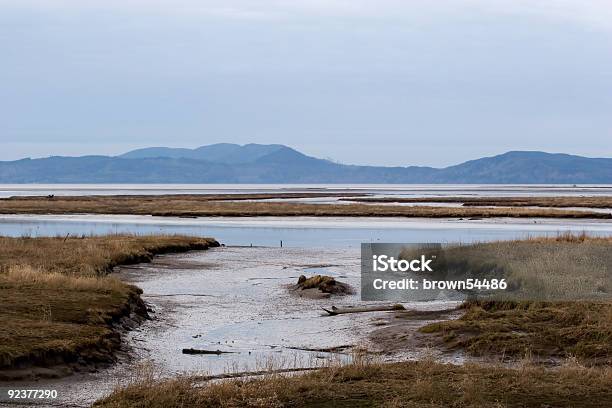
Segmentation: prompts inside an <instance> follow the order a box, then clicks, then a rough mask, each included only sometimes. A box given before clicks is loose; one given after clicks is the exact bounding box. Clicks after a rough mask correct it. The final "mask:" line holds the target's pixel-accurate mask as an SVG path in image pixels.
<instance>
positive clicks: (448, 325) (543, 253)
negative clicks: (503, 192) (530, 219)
mask: <svg viewBox="0 0 612 408" xmlns="http://www.w3.org/2000/svg"><path fill="white" fill-rule="evenodd" d="M445 256H446V258H447V259H451V260H452V262H455V263H459V264H461V265H462V270H463V271H470V272H471V273H472V274H474V275H475V277H479V278H482V277H489V278H491V277H497V278H500V277H505V278H506V279H507V281H508V285H509V288H510V293H508V294H504V295H501V296H499V297H497V300H495V301H494V300H473V301H468V302H466V303H465V304H464V305H463V306H462V308H463V309H464V311H465V313H464V314H463V316H462V317H461V318H459V319H457V320H451V321H443V322H438V323H434V324H430V325H428V326H425V327H423V328H422V329H421V332H423V333H431V334H434V335H435V336H437V338H438V339H439V340H440V343H441V344H443V345H444V346H446V347H447V348H448V349H451V350H452V349H462V350H466V351H467V352H468V353H469V354H472V355H477V356H492V355H495V356H503V357H507V358H522V357H524V356H533V357H536V358H543V359H547V358H550V357H556V358H566V357H577V358H579V359H580V360H582V361H583V362H588V363H597V364H602V363H604V364H610V363H612V238H595V237H589V236H587V235H585V234H582V235H570V234H565V235H560V236H558V237H555V238H533V239H527V240H521V241H506V242H491V243H482V244H475V245H466V246H457V247H452V248H450V249H449V250H448V251H447V252H446V254H445ZM449 262H450V261H449ZM451 278H452V277H451Z"/></svg>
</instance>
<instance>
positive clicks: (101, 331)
mask: <svg viewBox="0 0 612 408" xmlns="http://www.w3.org/2000/svg"><path fill="white" fill-rule="evenodd" d="M119 237H120V238H121V237H125V236H119ZM155 238H156V237H149V238H147V239H151V240H152V239H155ZM5 239H6V238H5ZM18 239H19V238H14V240H18ZM27 239H30V238H27ZM41 239H47V240H54V239H55V240H60V238H41ZM66 239H68V238H66ZM77 239H85V240H87V239H88V238H77ZM90 239H95V238H90ZM99 239H104V237H100V238H99ZM30 240H36V238H31V239H30ZM71 240H74V238H71ZM177 241H178V240H177ZM217 246H220V244H219V243H218V242H217V241H216V240H214V239H202V238H193V239H186V240H185V241H184V242H166V243H162V244H161V245H151V246H149V247H146V245H145V248H144V249H145V250H144V251H140V252H139V251H135V252H131V253H130V252H127V253H119V254H117V255H116V256H115V257H114V258H112V259H109V260H107V261H105V263H104V264H103V265H101V266H100V267H99V268H98V269H97V272H98V273H99V276H100V277H101V279H105V277H106V276H108V275H109V274H110V273H111V272H112V271H113V269H114V268H117V267H122V266H128V265H134V264H140V263H149V262H151V261H152V260H153V259H154V258H155V257H156V256H158V255H163V254H169V253H183V252H189V251H199V250H206V249H208V248H211V247H217ZM117 282H119V283H120V285H122V288H123V289H122V290H124V293H125V295H123V296H122V297H120V299H121V300H115V301H114V303H111V304H108V305H106V304H104V305H101V306H104V307H108V308H109V309H108V310H106V311H104V313H102V312H100V315H99V317H97V318H95V320H93V321H92V322H89V323H81V324H82V326H78V325H74V324H72V325H71V326H70V325H69V326H67V327H68V329H67V330H73V331H82V330H93V329H94V328H96V330H97V331H94V332H93V333H97V334H94V335H92V337H91V338H90V339H89V340H88V341H86V342H83V341H81V343H78V344H75V345H74V346H73V348H68V349H67V348H66V347H63V348H59V349H58V348H52V347H50V348H46V349H45V348H40V349H36V348H33V349H31V350H30V351H29V352H27V353H26V354H22V355H21V356H18V357H16V358H12V359H11V360H9V362H7V361H6V360H5V361H4V362H3V363H2V366H1V367H0V384H2V383H6V382H9V381H27V380H36V379H43V378H46V379H52V378H62V377H67V376H70V375H72V374H75V373H77V372H91V371H96V370H98V369H101V368H106V367H109V366H110V365H112V364H113V363H115V362H116V361H117V359H118V357H119V355H120V354H121V353H123V352H126V350H125V347H126V346H127V347H129V345H126V344H125V343H124V336H125V334H126V333H127V332H129V331H130V330H132V329H134V328H135V327H137V326H139V325H140V324H141V323H142V322H144V321H145V320H148V319H150V316H149V314H148V310H147V306H146V304H145V302H144V300H143V299H142V298H141V295H142V290H141V289H140V288H138V287H136V286H134V285H132V284H129V283H125V282H122V281H117ZM3 289H5V290H7V289H6V288H3ZM8 290H10V289H8ZM51 290H52V289H51ZM109 291H111V289H109ZM7 294H9V295H10V292H8V293H7ZM59 296H61V295H59ZM84 296H88V294H87V292H84ZM90 296H91V295H90ZM8 298H9V296H7V299H8ZM60 302H61V300H60ZM12 304H15V305H17V307H19V300H18V299H17V300H14V301H13V303H12ZM58 307H59V306H58ZM92 312H95V311H93V310H92V311H88V312H86V313H87V314H91V313H92ZM50 313H51V312H50ZM3 319H7V317H3ZM8 319H10V317H9V318H8ZM9 322H10V320H9ZM58 323H60V322H58ZM14 324H15V325H17V324H18V321H17V322H15V323H14ZM16 329H20V328H19V327H16ZM75 334H76V333H75ZM68 338H70V336H69V337H68Z"/></svg>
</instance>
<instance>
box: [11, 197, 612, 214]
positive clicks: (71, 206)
mask: <svg viewBox="0 0 612 408" xmlns="http://www.w3.org/2000/svg"><path fill="white" fill-rule="evenodd" d="M256 196H257V197H259V198H257V199H261V196H263V195H261V194H259V195H256ZM247 197H249V198H248V199H255V198H254V195H248V196H244V197H242V198H239V197H238V196H237V195H226V196H223V195H213V196H207V195H165V196H112V197H105V196H75V197H52V198H47V197H13V198H5V199H0V213H2V214H82V213H90V214H139V215H158V216H178V217H197V216H231V217H254V216H278V217H281V216H312V217H339V216H342V217H424V218H489V217H512V218H533V217H537V218H598V219H611V218H612V215H611V214H605V213H598V212H589V211H572V210H557V209H534V208H520V207H505V208H504V207H501V208H488V207H482V208H480V207H426V206H400V205H398V206H391V205H368V204H307V203H291V202H289V203H288V202H266V201H264V202H262V201H249V202H245V201H244V200H245V199H247Z"/></svg>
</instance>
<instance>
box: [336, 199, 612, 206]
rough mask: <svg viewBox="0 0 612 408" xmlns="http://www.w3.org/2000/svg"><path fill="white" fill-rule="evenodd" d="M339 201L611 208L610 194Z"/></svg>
mask: <svg viewBox="0 0 612 408" xmlns="http://www.w3.org/2000/svg"><path fill="white" fill-rule="evenodd" d="M340 201H352V202H363V203H460V204H463V205H464V206H476V207H477V206H483V207H486V206H489V207H585V208H610V209H612V196H590V197H584V196H580V197H570V196H562V197H534V196H530V197H358V198H346V197H345V198H341V199H340Z"/></svg>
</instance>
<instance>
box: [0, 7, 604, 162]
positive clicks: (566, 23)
mask: <svg viewBox="0 0 612 408" xmlns="http://www.w3.org/2000/svg"><path fill="white" fill-rule="evenodd" d="M611 141H612V2H610V1H609V0H593V1H589V0H539V1H533V0H529V1H524V0H497V1H493V0H436V1H423V0H411V1H400V0H376V1H374V0H370V1H366V0H311V1H307V0H286V1H282V0H256V1H252V0H250V1H249V0H219V1H216V0H104V1H98V0H88V1H83V0H0V160H15V159H19V158H23V157H46V156H50V155H71V156H73V155H85V154H106V155H115V154H120V153H122V152H125V151H127V150H130V149H133V148H139V147H146V146H171V147H197V146H200V145H205V144H211V143H218V142H232V143H240V144H244V143H282V144H286V145H289V146H292V147H294V148H296V149H298V150H300V151H302V152H304V153H306V154H310V155H314V156H317V157H322V158H328V159H332V160H335V161H338V162H342V163H354V164H373V165H399V166H407V165H430V166H436V167H443V166H447V165H452V164H457V163H460V162H463V161H465V160H470V159H475V158H478V157H482V156H491V155H495V154H499V153H503V152H505V151H509V150H543V151H549V152H564V153H572V154H579V155H585V156H591V157H612V143H611Z"/></svg>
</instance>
